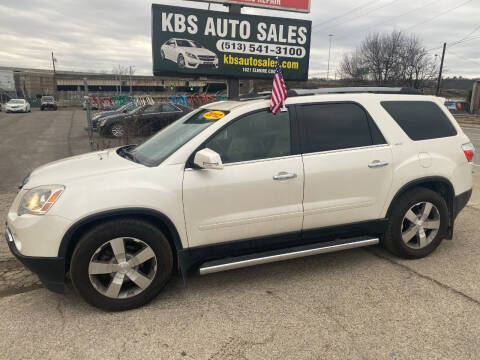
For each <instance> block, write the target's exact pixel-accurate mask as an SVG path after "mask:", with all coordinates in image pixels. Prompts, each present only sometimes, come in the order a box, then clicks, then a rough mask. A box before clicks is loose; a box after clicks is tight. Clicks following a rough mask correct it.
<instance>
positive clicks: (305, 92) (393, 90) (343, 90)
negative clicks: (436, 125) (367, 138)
mask: <svg viewBox="0 0 480 360" xmlns="http://www.w3.org/2000/svg"><path fill="white" fill-rule="evenodd" d="M360 93H370V94H404V95H424V93H423V91H422V90H418V89H413V88H402V87H373V86H359V87H337V88H317V89H290V90H288V91H287V95H288V97H297V96H309V95H320V94H360ZM271 94H272V93H271V92H270V91H260V92H255V91H254V92H249V93H248V94H243V95H240V96H238V97H236V98H235V99H234V100H236V101H248V100H258V99H269V98H270V96H271Z"/></svg>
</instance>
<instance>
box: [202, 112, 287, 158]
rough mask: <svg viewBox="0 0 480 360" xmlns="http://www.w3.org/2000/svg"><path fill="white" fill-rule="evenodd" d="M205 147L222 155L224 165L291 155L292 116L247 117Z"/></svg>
mask: <svg viewBox="0 0 480 360" xmlns="http://www.w3.org/2000/svg"><path fill="white" fill-rule="evenodd" d="M205 147H207V148H209V149H212V150H214V151H216V152H217V153H219V154H220V156H221V158H222V162H224V163H233V162H240V161H249V160H258V159H268V158H275V157H280V156H286V155H290V154H291V145H290V118H289V115H288V112H280V113H278V114H277V115H273V114H272V113H271V112H268V111H266V110H265V111H260V112H256V113H254V114H251V115H247V116H245V117H243V118H241V119H239V120H237V121H235V122H233V123H232V124H231V125H228V126H227V127H226V128H224V129H222V130H220V132H219V133H218V134H216V135H215V136H214V137H213V138H212V139H211V140H209V141H208V142H207V144H206V145H205Z"/></svg>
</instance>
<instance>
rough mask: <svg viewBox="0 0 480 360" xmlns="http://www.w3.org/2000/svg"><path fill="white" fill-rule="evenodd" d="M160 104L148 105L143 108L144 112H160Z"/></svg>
mask: <svg viewBox="0 0 480 360" xmlns="http://www.w3.org/2000/svg"><path fill="white" fill-rule="evenodd" d="M161 111H162V110H161V105H150V106H148V107H146V108H145V110H143V113H144V114H151V113H158V112H161Z"/></svg>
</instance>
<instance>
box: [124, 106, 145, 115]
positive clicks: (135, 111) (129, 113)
mask: <svg viewBox="0 0 480 360" xmlns="http://www.w3.org/2000/svg"><path fill="white" fill-rule="evenodd" d="M143 108H144V107H143V106H139V107H137V108H135V109H133V110H130V111H129V112H128V113H127V114H128V115H133V114H136V113H138V112H140V110H142V109H143Z"/></svg>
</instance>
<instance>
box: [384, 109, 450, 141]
mask: <svg viewBox="0 0 480 360" xmlns="http://www.w3.org/2000/svg"><path fill="white" fill-rule="evenodd" d="M381 104H382V106H383V108H384V109H385V110H387V112H388V113H389V114H390V116H391V117H392V118H393V119H394V120H395V121H396V122H397V124H398V125H399V126H400V127H401V128H402V130H403V131H405V133H406V134H407V135H408V137H409V138H410V139H412V140H415V141H418V140H427V139H437V138H443V137H448V136H455V135H457V131H456V130H455V128H454V127H453V125H452V123H451V122H450V120H449V119H448V117H447V116H446V115H445V113H444V112H443V111H442V109H440V107H439V106H438V105H437V104H435V103H434V102H431V101H382V102H381Z"/></svg>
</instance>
